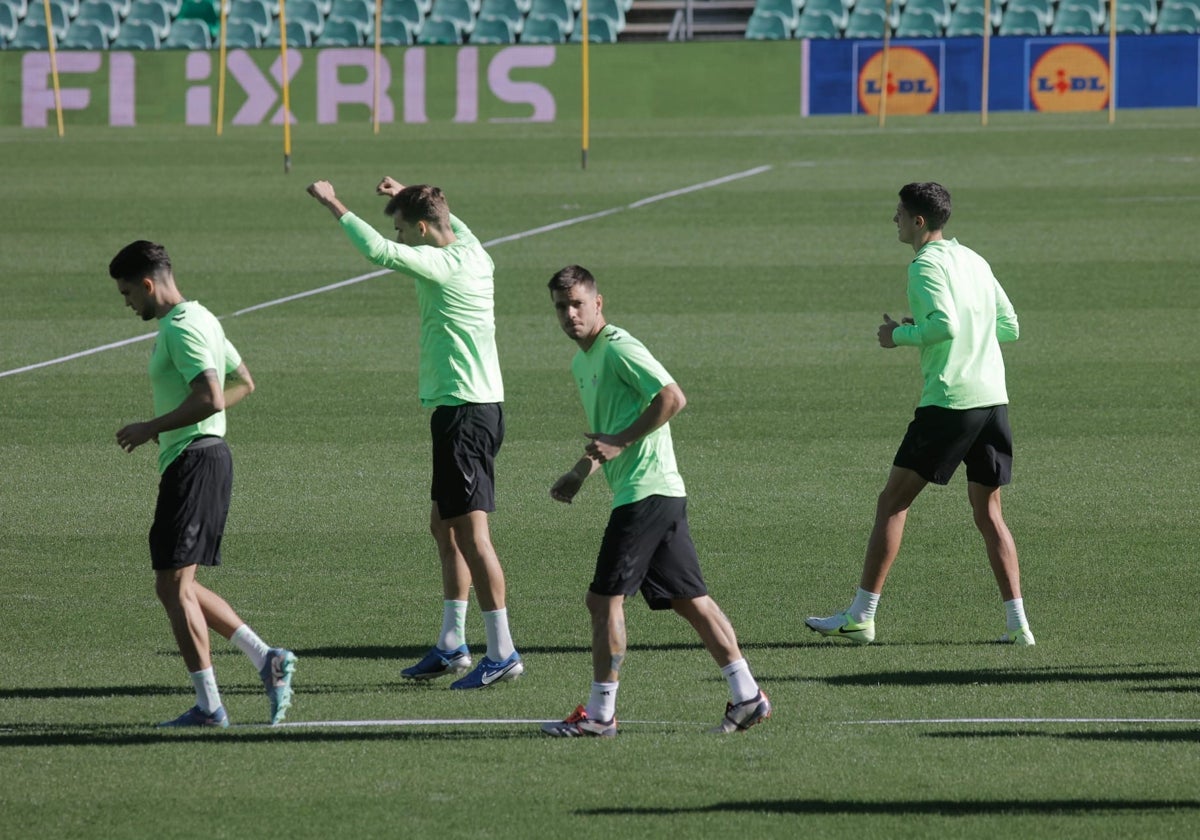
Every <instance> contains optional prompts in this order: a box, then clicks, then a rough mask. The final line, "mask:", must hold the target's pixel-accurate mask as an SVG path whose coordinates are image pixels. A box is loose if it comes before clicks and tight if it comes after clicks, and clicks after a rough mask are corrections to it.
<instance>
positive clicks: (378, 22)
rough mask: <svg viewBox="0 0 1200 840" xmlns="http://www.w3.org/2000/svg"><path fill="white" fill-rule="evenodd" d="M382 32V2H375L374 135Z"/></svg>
mask: <svg viewBox="0 0 1200 840" xmlns="http://www.w3.org/2000/svg"><path fill="white" fill-rule="evenodd" d="M382 30H383V0H375V91H374V94H373V97H372V103H371V112H372V117H371V121H372V123H373V127H374V129H375V133H376V134H378V133H379V69H380V66H381V64H382V55H381V53H380V47H379V37H380V34H381V32H382Z"/></svg>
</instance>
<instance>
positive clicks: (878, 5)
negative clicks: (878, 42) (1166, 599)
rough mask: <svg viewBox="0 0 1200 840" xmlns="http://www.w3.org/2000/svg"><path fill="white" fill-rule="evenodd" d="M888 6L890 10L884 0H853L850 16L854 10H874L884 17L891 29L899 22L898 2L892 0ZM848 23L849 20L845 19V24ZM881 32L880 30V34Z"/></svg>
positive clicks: (852, 15)
mask: <svg viewBox="0 0 1200 840" xmlns="http://www.w3.org/2000/svg"><path fill="white" fill-rule="evenodd" d="M890 8H891V10H890V11H889V7H888V4H887V2H886V0H855V3H854V7H853V8H852V9H851V11H850V17H851V18H852V17H854V13H855V12H876V13H877V14H878V15H879V16H880V17H886V18H887V21H888V23H889V24H890V25H891V27H892V29H895V28H896V26H897V25H899V23H900V4H899V3H897V2H895V0H893V2H892V3H891V7H890ZM849 25H850V21H849V20H847V21H846V26H849ZM882 34H883V33H882V32H880V35H881V36H882Z"/></svg>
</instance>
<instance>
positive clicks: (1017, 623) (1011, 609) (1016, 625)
mask: <svg viewBox="0 0 1200 840" xmlns="http://www.w3.org/2000/svg"><path fill="white" fill-rule="evenodd" d="M1004 612H1005V613H1006V614H1007V615H1006V618H1007V626H1008V629H1009V630H1020V629H1021V628H1022V627H1028V626H1029V620H1028V619H1027V618H1025V599H1024V598H1013V599H1012V600H1011V601H1005V602H1004Z"/></svg>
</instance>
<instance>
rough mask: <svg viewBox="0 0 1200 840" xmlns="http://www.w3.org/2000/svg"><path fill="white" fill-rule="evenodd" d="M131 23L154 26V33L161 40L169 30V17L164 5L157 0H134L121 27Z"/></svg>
mask: <svg viewBox="0 0 1200 840" xmlns="http://www.w3.org/2000/svg"><path fill="white" fill-rule="evenodd" d="M131 23H145V24H148V25H149V26H151V27H153V28H154V34H155V35H156V36H158V40H159V41H160V42H161V41H162V40H163V39H164V38H166V37H167V33H168V32H170V31H171V17H170V15H168V14H167V9H166V7H165V6H164V5H163V4H162V3H160V2H158V0H136V2H134V3H133V4H132V5H131V6H130V7H129V16H128V17H127V18H125V22H124V23H123V24H122V28H124V27H126V26H128V25H129V24H131Z"/></svg>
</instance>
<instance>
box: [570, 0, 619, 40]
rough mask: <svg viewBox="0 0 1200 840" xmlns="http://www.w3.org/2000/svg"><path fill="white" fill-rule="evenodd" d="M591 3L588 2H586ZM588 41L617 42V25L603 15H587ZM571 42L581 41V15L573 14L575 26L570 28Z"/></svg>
mask: <svg viewBox="0 0 1200 840" xmlns="http://www.w3.org/2000/svg"><path fill="white" fill-rule="evenodd" d="M588 5H589V6H590V5H591V4H590V3H589V4H588ZM587 20H588V43H589V44H615V43H617V27H616V26H614V25H613V22H612V20H610V19H609V18H608V17H607V16H604V15H588V16H587ZM571 42H572V43H575V44H581V43H583V15H576V16H575V26H574V28H573V29H572V30H571Z"/></svg>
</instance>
